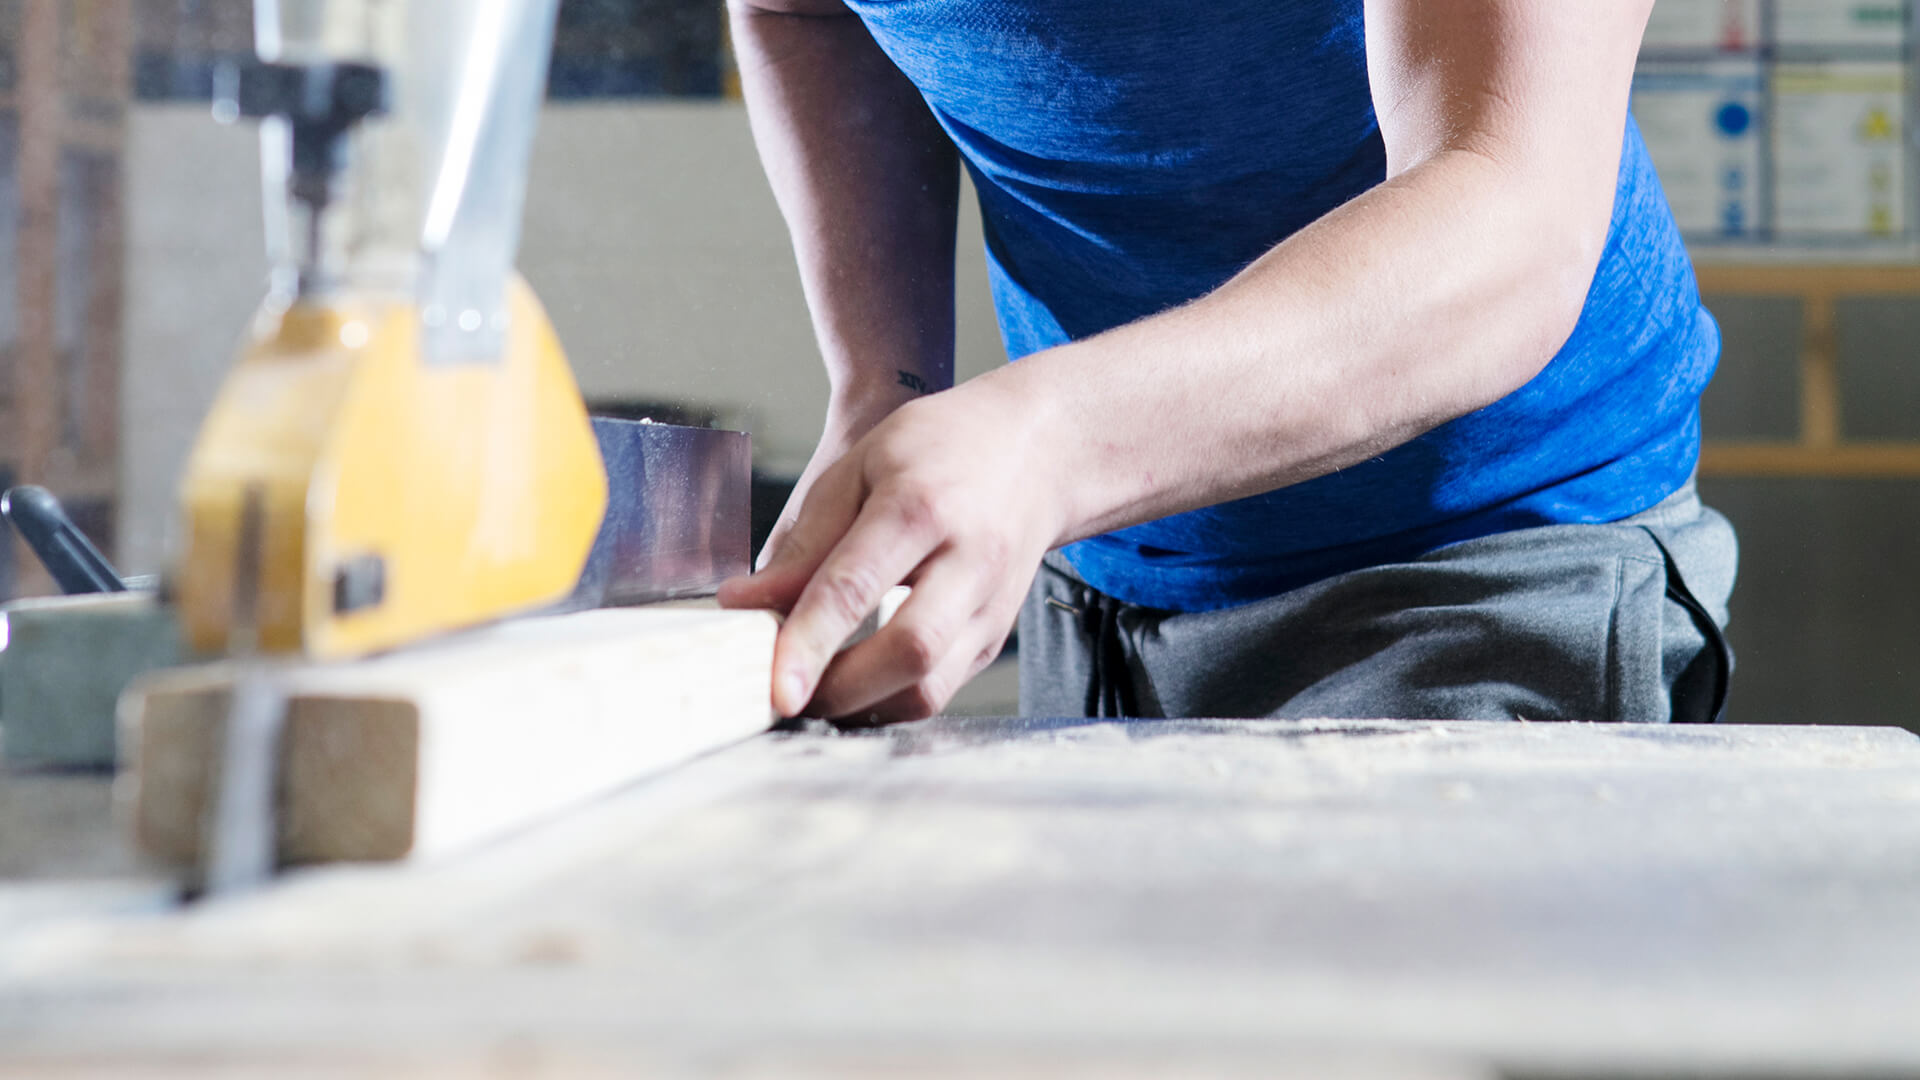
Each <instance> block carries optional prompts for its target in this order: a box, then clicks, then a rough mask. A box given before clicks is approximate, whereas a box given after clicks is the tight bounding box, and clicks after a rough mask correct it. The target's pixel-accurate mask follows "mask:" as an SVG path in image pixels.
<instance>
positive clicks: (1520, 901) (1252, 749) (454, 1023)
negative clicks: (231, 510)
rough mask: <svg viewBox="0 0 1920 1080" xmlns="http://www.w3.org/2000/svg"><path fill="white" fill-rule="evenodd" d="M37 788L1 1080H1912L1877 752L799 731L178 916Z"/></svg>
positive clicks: (1006, 723)
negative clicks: (40, 813)
mask: <svg viewBox="0 0 1920 1080" xmlns="http://www.w3.org/2000/svg"><path fill="white" fill-rule="evenodd" d="M23 784H28V785H32V784H39V785H43V786H45V787H47V790H48V791H51V790H54V789H56V788H58V789H62V790H63V792H64V794H63V795H62V799H64V800H65V802H66V805H68V806H69V808H70V809H71V812H69V813H64V814H63V815H52V816H60V817H62V820H61V821H59V822H51V821H43V822H42V823H41V825H42V828H43V829H52V828H59V829H65V830H67V833H66V836H67V842H66V843H64V844H52V845H50V844H48V843H47V842H45V836H44V835H42V836H41V838H40V839H39V840H38V841H36V842H34V844H33V846H34V847H35V848H36V849H37V850H38V851H39V853H40V854H39V858H41V859H42V860H46V859H51V860H53V862H55V863H58V864H59V867H60V868H59V870H58V873H57V874H56V875H54V876H55V877H56V878H58V880H57V881H56V880H50V879H48V877H47V875H45V874H38V875H37V876H38V877H39V878H40V879H41V880H38V881H36V880H31V879H32V878H33V877H35V876H36V874H37V872H36V871H35V870H34V868H33V867H34V866H36V865H46V863H45V862H44V861H42V862H38V863H33V862H32V861H31V860H23V858H22V857H20V856H19V855H18V852H17V850H16V852H15V853H14V854H12V855H6V856H0V867H5V868H6V871H7V872H8V873H9V874H10V875H11V877H12V879H13V880H12V881H11V882H10V883H6V884H4V885H0V898H6V897H11V898H12V900H13V901H14V902H13V903H12V904H11V905H10V906H9V905H8V904H6V903H4V902H0V914H6V913H9V912H11V914H12V916H13V918H12V925H11V926H10V927H9V928H8V929H5V930H0V1075H6V1076H11V1075H22V1076H25V1075H33V1076H39V1075H46V1074H47V1073H48V1071H50V1070H51V1069H52V1067H53V1066H56V1065H58V1066H61V1067H63V1068H64V1069H65V1070H66V1071H65V1072H62V1073H60V1075H91V1074H93V1073H98V1074H100V1075H108V1074H111V1075H114V1076H123V1075H141V1073H139V1072H133V1071H130V1070H131V1067H132V1066H135V1065H139V1066H144V1067H146V1068H147V1069H148V1070H150V1074H152V1075H193V1076H200V1075H229V1074H242V1073H244V1074H246V1075H253V1071H254V1070H268V1069H274V1070H277V1069H279V1068H283V1067H298V1068H300V1069H304V1070H306V1071H305V1072H302V1073H301V1074H302V1075H307V1074H315V1075H328V1074H331V1072H330V1071H339V1072H343V1073H348V1074H351V1075H376V1076H377V1075H397V1074H406V1075H414V1074H416V1073H417V1072H419V1071H422V1070H424V1071H427V1072H428V1073H430V1074H431V1075H435V1076H441V1075H510V1076H546V1075H568V1076H571V1075H580V1074H588V1075H600V1074H612V1073H615V1072H619V1073H622V1074H625V1073H627V1072H628V1071H629V1070H633V1069H649V1070H652V1071H655V1072H664V1073H667V1074H669V1075H685V1074H700V1075H705V1074H710V1073H720V1074H723V1075H727V1076H755V1077H757V1076H773V1075H779V1076H786V1075H801V1076H838V1075H848V1074H854V1075H859V1076H891V1075H903V1076H920V1075H962V1074H965V1075H972V1074H975V1073H988V1074H992V1075H1011V1076H1052V1075H1075V1076H1111V1075H1129V1076H1130V1075H1181V1076H1185V1075H1194V1074H1196V1073H1199V1074H1203V1075H1227V1076H1238V1075H1248V1076H1301V1077H1316V1078H1318V1077H1336V1078H1341V1077H1344V1078H1351V1077H1382V1078H1385V1077H1399V1078H1416V1077H1417V1078H1429V1077H1435V1078H1437V1077H1462V1078H1465V1077H1494V1076H1518V1077H1573V1076H1582V1077H1593V1076H1605V1077H1612V1076H1680V1075H1685V1076H1742V1077H1748V1076H1766V1077H1787V1076H1849V1077H1851V1076H1883V1075H1900V1074H1916V1073H1920V740H1916V739H1915V737H1914V736H1912V735H1909V734H1907V733H1906V732H1903V731H1898V730H1893V729H1864V728H1839V727H1832V728H1815V727H1801V728H1773V727H1735V726H1726V727H1718V728H1679V727H1671V728H1669V727H1652V726H1646V727H1642V726H1624V727H1601V726H1589V725H1576V726H1557V725H1544V724H1524V723H1515V724H1488V725H1481V724H1445V723H1410V722H1385V721H1382V722H1355V721H1328V722H1287V721H1204V720H1187V721H1157V722H1156V721H1139V722H1091V721H1057V722H1047V721H1022V720H995V719H940V720H933V721H927V722H924V723H919V724H913V725H907V726H903V727H898V728H892V729H885V730H879V731H873V732H865V733H840V732H836V731H834V730H832V729H830V728H827V727H825V726H824V725H812V726H807V727H805V728H803V729H800V730H795V731H788V732H776V733H772V734H768V735H766V736H763V737H759V738H756V739H752V740H749V741H747V742H744V743H740V744H737V745H735V746H734V747H732V748H729V749H726V750H723V751H720V752H717V753H714V754H711V755H708V756H706V757H703V758H700V759H698V760H696V761H694V762H692V763H691V764H688V765H685V766H682V767H679V768H677V769H674V770H671V771H669V772H666V773H664V774H661V775H659V776H656V777H654V778H652V779H650V780H648V781H645V782H642V783H639V784H636V785H633V786H631V787H629V788H627V789H624V790H622V791H621V792H619V793H618V794H616V795H614V796H612V797H610V798H605V799H602V800H599V801H597V802H596V803H594V804H592V805H591V806H589V807H587V808H585V809H582V810H580V811H577V812H574V813H570V814H566V815H563V816H561V817H558V818H556V819H554V820H552V821H549V822H546V823H544V824H542V825H539V826H537V827H534V828H530V829H527V830H524V831H521V832H519V833H516V834H514V835H513V836H511V837H509V838H508V839H506V840H504V841H501V842H496V843H494V844H492V845H490V846H488V847H486V848H484V849H481V850H478V851H474V852H471V853H468V854H466V855H462V856H457V857H449V858H445V859H442V860H439V861H435V862H428V863H423V864H414V865H403V866H370V865H361V866H341V867H326V868H314V869H308V870H299V871H294V872H292V873H291V874H289V875H287V876H286V877H285V878H283V879H282V880H281V881H280V882H279V883H277V884H275V885H273V886H271V887H269V888H267V889H265V890H263V891H260V892H257V893H252V894H248V895H244V896H240V897H237V898H233V899H221V900H216V901H210V902H203V903H198V904H190V905H187V906H185V907H175V906H173V905H172V904H171V903H169V902H166V901H164V900H161V899H159V897H160V896H161V893H160V892H157V891H156V890H157V889H159V888H160V886H158V885H157V884H156V883H155V882H154V881H153V880H152V879H151V878H146V879H142V878H141V877H140V876H139V875H138V873H137V871H136V870H135V868H134V867H132V866H131V865H130V864H126V863H125V862H124V861H123V860H122V859H121V857H119V856H116V855H114V854H113V853H112V851H113V844H114V843H115V842H114V841H113V840H112V836H113V833H112V832H111V830H110V828H109V827H108V823H107V821H106V820H105V816H104V815H105V812H106V807H107V801H106V798H105V784H106V781H105V780H104V779H103V778H99V777H84V776H56V777H21V776H18V775H15V776H9V777H6V778H5V779H4V780H3V781H0V806H5V805H14V806H19V805H20V801H19V794H20V792H21V791H22V790H23V789H22V787H21V785H23ZM45 795H46V792H44V791H43V792H42V796H45ZM9 799H12V802H11V803H9ZM35 801H36V804H37V805H41V806H43V808H44V807H45V806H49V805H52V804H53V803H55V802H59V801H61V800H59V799H53V798H51V797H50V796H49V797H44V798H41V797H36V800H35ZM6 829H12V826H11V825H9V826H6ZM0 835H8V834H7V833H6V832H5V831H4V830H0ZM14 839H15V841H16V847H17V842H18V840H19V838H18V837H17V836H16V837H15V838H14ZM82 879H84V881H83V880H82ZM59 889H65V890H67V893H66V895H67V896H68V897H69V898H70V901H69V902H63V903H62V904H53V905H50V904H48V903H46V902H45V898H46V897H47V896H50V895H54V894H53V893H49V892H48V891H47V890H56V891H57V890H59ZM34 896H39V897H41V898H42V900H41V901H40V902H38V903H36V902H33V900H32V897H34ZM49 907H52V908H57V909H58V910H48V909H49ZM222 1069H224V1070H227V1071H225V1072H223V1071H221V1070H222ZM89 1070H92V1071H93V1072H89Z"/></svg>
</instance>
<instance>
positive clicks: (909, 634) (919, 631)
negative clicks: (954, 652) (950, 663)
mask: <svg viewBox="0 0 1920 1080" xmlns="http://www.w3.org/2000/svg"><path fill="white" fill-rule="evenodd" d="M946 637H947V636H946V634H944V633H943V632H941V629H940V628H939V627H938V626H935V625H933V624H932V623H924V622H916V623H909V624H907V625H905V626H902V627H900V631H899V634H898V635H897V642H898V646H897V647H898V649H899V653H900V662H901V666H902V667H904V668H905V669H906V673H907V674H909V675H912V676H913V677H914V678H916V679H921V678H924V677H926V676H927V675H928V674H929V673H930V672H932V671H933V670H934V668H936V667H937V666H939V663H940V661H941V659H942V658H944V657H945V656H946V651H947V641H946Z"/></svg>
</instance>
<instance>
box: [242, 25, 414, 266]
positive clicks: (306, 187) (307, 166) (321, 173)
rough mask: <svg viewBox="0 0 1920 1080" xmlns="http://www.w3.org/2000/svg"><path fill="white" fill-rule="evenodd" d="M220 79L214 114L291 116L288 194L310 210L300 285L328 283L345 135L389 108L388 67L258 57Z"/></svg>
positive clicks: (345, 156) (344, 160)
mask: <svg viewBox="0 0 1920 1080" xmlns="http://www.w3.org/2000/svg"><path fill="white" fill-rule="evenodd" d="M220 83H221V90H220V92H219V93H218V94H216V98H217V99H218V100H217V101H216V103H215V106H214V112H215V115H216V116H225V117H229V118H230V117H236V116H245V117H251V118H254V119H260V118H264V117H270V116H277V117H281V118H283V119H285V120H286V121H287V126H288V127H289V128H290V129H291V133H292V144H293V145H292V161H291V162H290V163H289V169H288V172H287V193H288V194H289V195H291V196H292V197H293V199H294V200H295V201H296V202H298V203H300V204H301V205H302V206H303V207H305V208H306V211H307V223H306V224H307V228H306V233H307V237H306V239H307V252H306V257H305V258H304V259H302V260H300V262H301V266H300V287H301V289H302V291H306V290H309V289H312V288H314V287H316V286H318V285H321V284H324V282H323V281H322V279H323V278H324V276H325V275H324V274H323V272H322V269H321V266H320V263H321V261H322V259H321V250H322V248H321V242H320V240H321V221H322V218H323V216H324V215H325V213H326V210H327V207H328V206H330V205H331V204H332V203H333V201H334V199H335V197H336V195H337V194H338V192H337V191H336V190H335V188H336V185H337V184H338V182H339V179H340V176H341V175H342V174H343V173H344V172H345V171H346V167H347V161H348V148H349V142H348V138H347V136H348V135H349V134H350V133H351V132H352V131H353V129H354V127H355V126H357V125H358V124H359V123H360V122H361V121H363V120H365V119H367V118H368V117H370V116H382V115H385V114H386V113H387V112H388V111H389V109H390V108H391V97H392V85H391V80H390V79H389V78H388V77H387V72H386V71H385V70H384V69H382V68H379V67H375V66H374V65H372V64H360V63H327V64H282V63H268V62H265V61H258V62H254V63H250V64H247V65H245V66H242V67H239V68H228V69H226V70H224V71H223V72H222V73H221V76H220Z"/></svg>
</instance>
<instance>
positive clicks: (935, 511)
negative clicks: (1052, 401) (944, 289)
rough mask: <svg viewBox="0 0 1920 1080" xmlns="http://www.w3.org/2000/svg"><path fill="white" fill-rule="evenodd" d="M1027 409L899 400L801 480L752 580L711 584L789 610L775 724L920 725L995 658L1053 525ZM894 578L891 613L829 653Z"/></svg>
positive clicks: (990, 385)
mask: <svg viewBox="0 0 1920 1080" xmlns="http://www.w3.org/2000/svg"><path fill="white" fill-rule="evenodd" d="M1039 412H1040V410H1039V409H1038V408H1037V407H1036V403H1033V402H1030V401H1021V400H1018V399H1014V398H1012V397H1010V396H1009V395H1007V394H1005V393H1003V392H1000V391H998V390H997V389H996V388H995V383H994V380H992V379H978V380H975V381H973V382H971V383H968V384H966V385H965V386H962V387H960V388H958V389H955V390H951V391H947V392H945V393H941V394H936V395H933V396H931V397H927V398H922V399H920V400H918V401H914V402H911V403H909V404H907V405H905V406H902V407H901V408H900V409H898V410H897V411H895V412H894V413H893V414H892V415H890V416H889V417H887V419H886V420H884V421H882V422H881V423H880V424H879V425H878V426H876V427H874V428H873V430H872V431H870V432H868V433H867V434H866V435H865V436H864V437H863V438H861V439H860V440H859V441H858V442H856V443H854V445H853V446H852V447H851V448H850V449H848V450H847V451H846V453H845V454H843V455H840V456H839V458H838V460H836V461H834V462H833V463H832V464H830V465H827V466H826V467H824V468H823V469H822V470H821V471H820V472H819V473H818V475H817V477H816V478H814V479H813V480H812V482H811V485H810V489H809V490H807V491H806V492H805V494H804V500H805V501H804V504H803V505H802V507H801V510H800V513H799V515H798V517H797V518H796V519H795V521H794V524H793V525H792V527H791V528H790V530H789V531H787V532H786V533H785V534H784V536H783V538H782V539H781V541H780V542H779V543H778V544H777V545H776V544H774V543H772V542H770V543H769V545H768V547H769V548H770V549H772V552H771V557H770V558H767V559H765V560H764V565H763V566H762V568H761V569H760V570H759V572H757V573H755V574H754V575H753V576H752V577H749V578H738V579H735V580H733V581H729V582H727V583H726V584H725V585H724V586H722V587H721V590H720V602H721V603H722V604H723V605H725V606H727V607H752V608H770V609H773V610H778V611H785V612H788V617H787V620H786V624H785V625H784V626H783V627H782V628H781V631H780V637H779V641H778V643H777V645H776V646H775V650H774V668H773V671H774V675H773V680H774V681H773V705H774V709H775V710H776V711H777V712H779V713H780V715H782V716H796V715H799V714H800V713H801V712H802V711H806V712H808V713H811V714H813V715H820V716H828V717H860V718H862V719H865V720H870V721H873V722H881V721H895V720H908V719H918V718H920V717H925V716H931V715H933V714H934V713H936V712H938V711H939V710H940V709H941V708H942V707H944V706H945V705H946V703H947V701H948V700H949V699H950V698H952V696H953V694H954V692H955V691H956V690H958V689H959V688H960V687H961V686H962V685H963V684H965V683H966V681H967V680H968V679H970V678H972V677H973V676H974V675H975V674H977V673H978V672H979V671H980V669H981V668H983V667H985V666H986V665H987V664H988V663H990V662H992V660H993V658H994V657H995V656H997V655H999V652H1000V647H1001V646H1002V645H1003V644H1004V643H1005V642H1006V638H1007V634H1008V632H1009V631H1010V630H1011V629H1012V626H1013V622H1014V619H1015V618H1016V616H1017V615H1018V614H1019V611H1020V605H1021V601H1022V600H1023V599H1024V598H1025V596H1026V593H1027V587H1028V585H1029V584H1030V583H1031V582H1032V580H1033V574H1034V571H1035V570H1036V569H1037V568H1038V566H1039V563H1040V557H1041V556H1042V555H1044V554H1045V553H1046V551H1047V549H1048V548H1050V547H1052V546H1054V544H1055V543H1057V542H1058V541H1059V539H1060V537H1061V532H1062V529H1063V527H1064V522H1065V521H1066V505H1065V503H1066V500H1065V498H1064V491H1063V487H1062V484H1061V482H1060V480H1059V479H1058V478H1057V477H1056V476H1055V470H1053V469H1051V468H1050V465H1049V455H1047V454H1045V453H1043V452H1042V450H1041V447H1040V445H1039V444H1040V441H1041V436H1042V435H1043V433H1044V425H1043V423H1042V422H1041V421H1040V419H1039ZM796 497H800V496H799V494H798V493H796ZM902 583H904V584H908V585H911V586H912V587H913V595H912V596H911V597H910V598H909V599H908V600H907V602H906V603H905V604H904V605H903V606H902V607H901V608H900V611H899V613H898V614H896V615H895V616H894V618H893V620H892V621H891V622H889V623H888V624H887V625H886V626H885V627H883V628H882V629H881V630H880V631H879V632H878V633H876V634H874V635H873V636H872V637H871V638H868V639H867V640H866V641H863V642H861V643H860V644H858V645H855V646H854V647H852V648H850V649H848V650H847V651H846V652H845V653H842V654H840V655H839V656H838V657H836V656H835V651H836V650H837V649H839V647H840V646H841V644H842V643H843V642H845V641H846V639H847V637H848V635H850V634H852V633H853V631H854V630H855V629H856V628H857V627H858V626H859V624H860V623H861V621H862V620H864V619H865V618H866V617H867V615H868V614H869V613H871V612H872V611H873V610H874V609H875V608H876V607H877V606H878V605H879V603H880V600H881V597H882V596H883V595H884V594H885V593H886V591H887V590H888V589H889V588H891V587H892V586H894V585H897V584H902Z"/></svg>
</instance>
